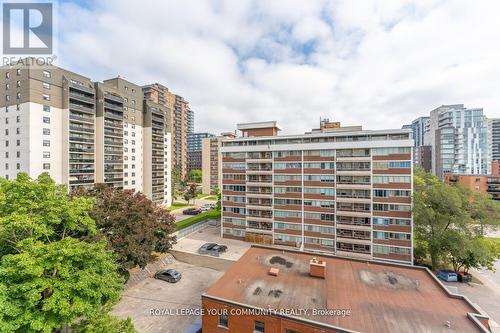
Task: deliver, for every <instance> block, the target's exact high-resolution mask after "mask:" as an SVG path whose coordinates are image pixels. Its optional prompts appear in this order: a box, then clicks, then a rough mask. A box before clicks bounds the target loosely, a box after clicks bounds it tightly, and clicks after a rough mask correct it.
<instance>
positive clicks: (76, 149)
mask: <svg viewBox="0 0 500 333" xmlns="http://www.w3.org/2000/svg"><path fill="white" fill-rule="evenodd" d="M69 151H70V153H72V152H77V153H94V149H93V148H80V147H69Z"/></svg>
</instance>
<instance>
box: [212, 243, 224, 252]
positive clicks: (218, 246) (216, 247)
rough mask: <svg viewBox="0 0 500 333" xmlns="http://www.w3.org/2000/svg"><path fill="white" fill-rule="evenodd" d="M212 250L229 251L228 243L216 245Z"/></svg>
mask: <svg viewBox="0 0 500 333" xmlns="http://www.w3.org/2000/svg"><path fill="white" fill-rule="evenodd" d="M211 251H212V252H218V253H224V252H226V251H227V246H226V245H216V246H214V247H213V248H212V249H211Z"/></svg>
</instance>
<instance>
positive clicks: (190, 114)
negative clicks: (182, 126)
mask: <svg viewBox="0 0 500 333" xmlns="http://www.w3.org/2000/svg"><path fill="white" fill-rule="evenodd" d="M186 116H187V123H186V127H187V134H188V136H189V134H192V133H194V111H193V110H191V109H189V108H188V110H187V114H186Z"/></svg>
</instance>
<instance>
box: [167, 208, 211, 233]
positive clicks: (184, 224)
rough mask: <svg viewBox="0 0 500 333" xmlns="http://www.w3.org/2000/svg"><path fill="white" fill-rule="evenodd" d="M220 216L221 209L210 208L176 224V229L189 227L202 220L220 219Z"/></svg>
mask: <svg viewBox="0 0 500 333" xmlns="http://www.w3.org/2000/svg"><path fill="white" fill-rule="evenodd" d="M218 218H220V211H218V210H215V209H213V210H209V211H207V212H203V213H200V214H198V215H195V216H193V217H189V218H187V219H185V220H182V221H179V222H178V223H177V224H176V228H175V229H176V230H181V229H184V228H187V227H189V226H190V225H193V224H195V223H198V222H200V221H203V220H206V219H218Z"/></svg>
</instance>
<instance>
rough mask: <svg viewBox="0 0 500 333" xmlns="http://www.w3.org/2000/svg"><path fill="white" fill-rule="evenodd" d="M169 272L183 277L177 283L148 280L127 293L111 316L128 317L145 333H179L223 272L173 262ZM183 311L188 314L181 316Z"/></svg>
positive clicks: (194, 317)
mask: <svg viewBox="0 0 500 333" xmlns="http://www.w3.org/2000/svg"><path fill="white" fill-rule="evenodd" d="M168 268H174V269H176V270H178V271H179V272H181V273H182V279H181V280H180V281H179V282H177V283H168V282H165V281H162V280H155V279H153V278H147V279H145V280H144V281H142V282H139V283H138V284H137V285H135V286H133V287H132V288H130V289H128V290H126V291H124V292H123V294H122V299H121V300H120V302H119V303H118V304H117V305H116V306H115V307H114V308H113V311H112V312H113V314H115V315H118V316H119V317H122V318H127V317H131V318H132V320H133V322H134V325H135V327H136V329H137V330H138V331H139V332H145V333H158V332H162V333H174V332H175V333H179V332H182V331H183V330H184V329H185V328H186V327H187V326H188V325H189V324H190V323H192V322H193V321H194V320H196V319H197V316H196V315H192V313H191V312H192V311H191V310H192V309H198V308H200V306H201V294H203V293H204V292H206V291H207V290H208V288H209V287H210V286H211V285H212V284H213V283H214V282H215V281H217V280H218V279H219V278H220V277H221V276H222V275H223V274H224V272H221V271H216V270H212V269H208V268H204V267H197V266H193V265H189V264H186V263H183V262H179V261H174V262H173V263H172V264H171V265H169V267H168ZM183 311H185V312H188V313H182V312H183Z"/></svg>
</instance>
